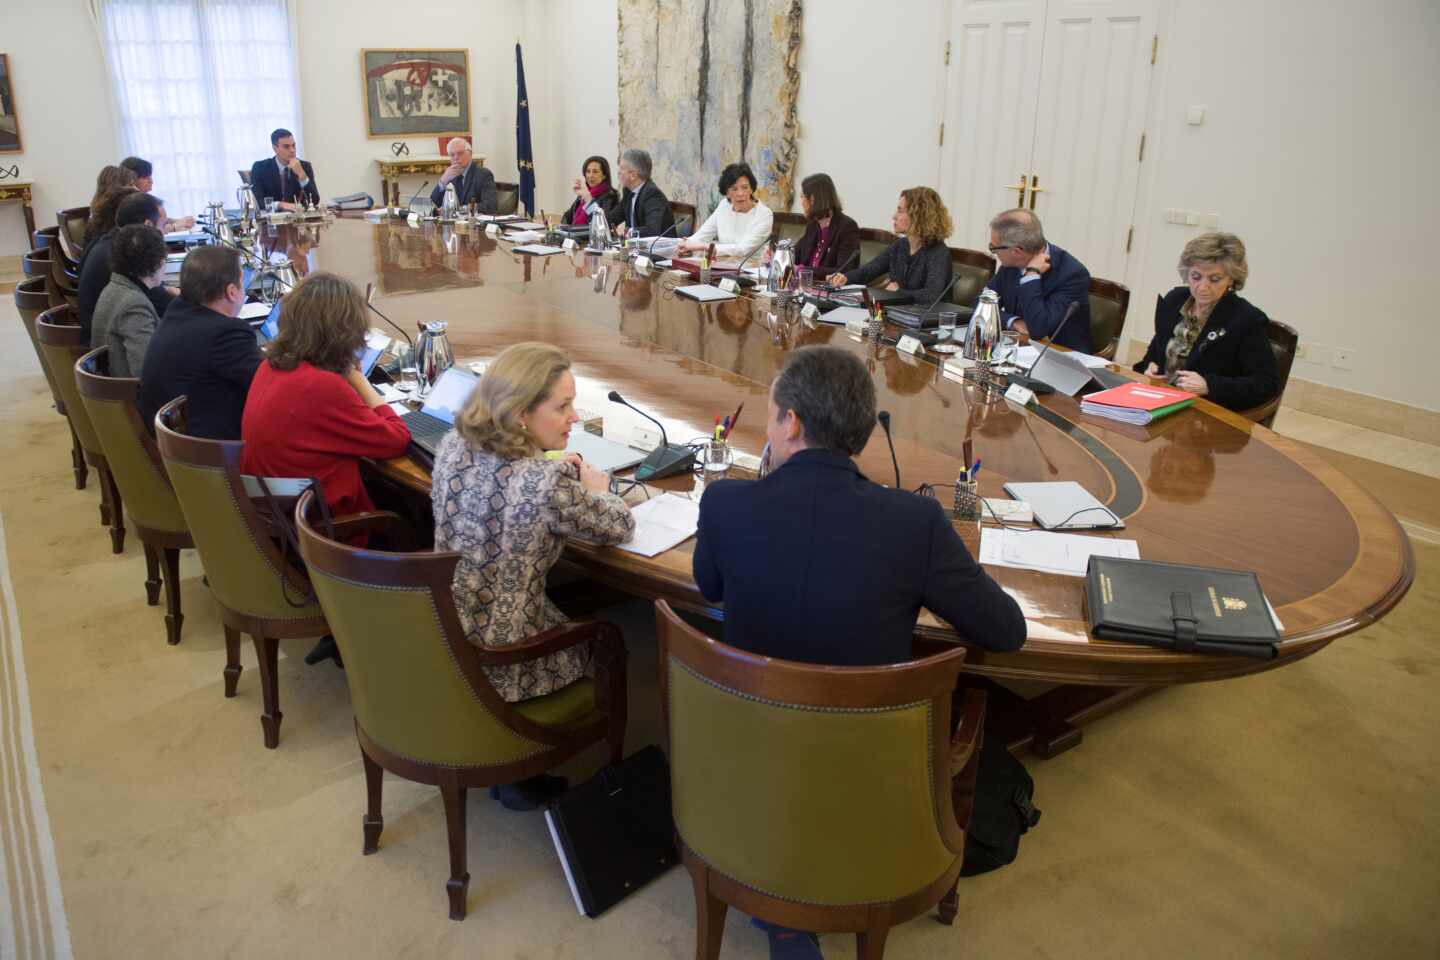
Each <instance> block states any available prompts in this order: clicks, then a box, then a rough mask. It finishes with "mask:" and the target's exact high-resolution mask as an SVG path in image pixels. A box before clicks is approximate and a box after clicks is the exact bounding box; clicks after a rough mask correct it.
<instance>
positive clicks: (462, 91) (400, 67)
mask: <svg viewBox="0 0 1440 960" xmlns="http://www.w3.org/2000/svg"><path fill="white" fill-rule="evenodd" d="M360 82H361V86H362V96H363V101H364V105H365V133H366V136H367V137H369V138H370V139H372V140H380V139H389V140H394V139H396V138H401V137H454V136H461V135H465V134H469V133H470V126H471V124H470V53H469V51H468V50H454V49H436V50H417V49H413V48H412V49H396V48H366V49H362V50H361V51H360Z"/></svg>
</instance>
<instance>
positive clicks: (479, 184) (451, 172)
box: [430, 137, 500, 213]
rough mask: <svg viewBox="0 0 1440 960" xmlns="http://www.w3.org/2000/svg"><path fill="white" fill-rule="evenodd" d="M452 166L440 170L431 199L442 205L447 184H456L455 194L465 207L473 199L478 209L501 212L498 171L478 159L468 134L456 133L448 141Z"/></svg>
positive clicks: (432, 201) (481, 211) (448, 152)
mask: <svg viewBox="0 0 1440 960" xmlns="http://www.w3.org/2000/svg"><path fill="white" fill-rule="evenodd" d="M445 152H446V153H447V154H448V155H449V156H450V166H448V167H446V168H445V172H444V173H442V174H440V182H439V183H437V184H435V189H434V190H431V191H430V202H431V203H433V204H435V206H436V207H439V206H440V205H441V204H443V203H444V202H445V187H446V186H448V185H449V184H451V183H454V184H455V197H456V199H458V200H459V201H460V206H461V208H462V209H464V208H467V207H469V206H470V204H471V202H472V201H473V202H474V204H475V210H476V212H477V213H499V212H500V199H499V196H498V194H497V193H496V190H495V175H494V174H493V173H491V172H490V171H489V170H487V169H485V167H483V166H481V165H480V164H478V163H476V162H475V154H474V151H473V150H471V149H470V143H469V141H467V140H466V139H465V138H464V137H452V138H451V139H450V142H449V143H447V144H445Z"/></svg>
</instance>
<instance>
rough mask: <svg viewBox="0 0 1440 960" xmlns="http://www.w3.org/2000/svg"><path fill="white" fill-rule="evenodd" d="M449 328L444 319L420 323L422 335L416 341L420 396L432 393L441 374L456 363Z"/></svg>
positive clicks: (416, 363) (416, 368)
mask: <svg viewBox="0 0 1440 960" xmlns="http://www.w3.org/2000/svg"><path fill="white" fill-rule="evenodd" d="M448 328H449V324H447V323H446V322H445V321H444V320H431V321H429V322H427V323H422V324H420V337H419V339H418V340H416V341H415V372H416V374H417V376H418V378H419V380H420V396H422V397H423V396H426V395H428V394H429V393H430V388H431V387H433V386H435V381H437V380H439V379H440V374H442V373H444V372H445V371H446V370H449V369H450V368H451V367H453V366H454V365H455V355H454V353H452V352H451V350H450V337H449V335H448V334H447V333H446V330H447V329H448Z"/></svg>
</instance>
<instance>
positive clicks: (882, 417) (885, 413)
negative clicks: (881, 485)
mask: <svg viewBox="0 0 1440 960" xmlns="http://www.w3.org/2000/svg"><path fill="white" fill-rule="evenodd" d="M875 419H876V420H879V421H880V426H882V427H884V428H885V443H886V444H888V445H889V447H890V465H891V466H893V467H894V468H895V489H896V490H900V489H902V488H901V486H900V461H899V460H897V459H895V440H894V439H893V438H892V437H891V436H890V411H889V410H881V411H880V412H879V413H877V414H875Z"/></svg>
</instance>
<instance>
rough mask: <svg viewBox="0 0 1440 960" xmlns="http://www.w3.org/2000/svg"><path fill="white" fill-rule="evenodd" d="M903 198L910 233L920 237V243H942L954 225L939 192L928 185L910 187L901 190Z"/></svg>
mask: <svg viewBox="0 0 1440 960" xmlns="http://www.w3.org/2000/svg"><path fill="white" fill-rule="evenodd" d="M900 196H902V197H904V198H905V210H906V212H907V213H908V214H909V215H910V233H911V234H913V235H914V236H916V237H919V238H920V243H921V244H922V245H925V244H931V243H944V242H945V239H946V238H947V237H949V236H950V234H952V233H954V232H955V226H954V224H952V223H951V222H950V211H949V210H946V209H945V203H944V201H942V200H941V199H940V194H938V193H936V192H935V191H934V190H931V189H930V188H929V187H911V188H910V189H909V190H901V191H900Z"/></svg>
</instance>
